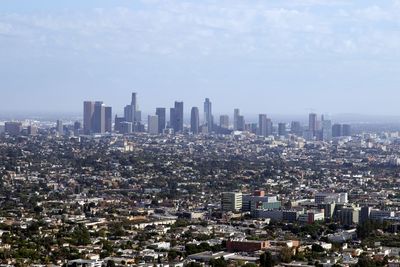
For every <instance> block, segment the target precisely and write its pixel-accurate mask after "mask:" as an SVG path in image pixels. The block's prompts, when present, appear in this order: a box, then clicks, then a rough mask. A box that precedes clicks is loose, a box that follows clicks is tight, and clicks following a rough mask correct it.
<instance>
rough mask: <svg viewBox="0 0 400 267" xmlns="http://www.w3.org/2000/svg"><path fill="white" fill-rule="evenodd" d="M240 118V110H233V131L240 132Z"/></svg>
mask: <svg viewBox="0 0 400 267" xmlns="http://www.w3.org/2000/svg"><path fill="white" fill-rule="evenodd" d="M239 116H240V110H239V109H238V108H235V109H234V110H233V130H235V131H237V130H238V120H239Z"/></svg>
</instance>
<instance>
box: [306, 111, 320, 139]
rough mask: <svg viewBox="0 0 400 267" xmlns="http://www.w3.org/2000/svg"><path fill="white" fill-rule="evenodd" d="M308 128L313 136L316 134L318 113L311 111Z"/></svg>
mask: <svg viewBox="0 0 400 267" xmlns="http://www.w3.org/2000/svg"><path fill="white" fill-rule="evenodd" d="M308 130H309V131H310V132H311V134H312V136H313V137H314V136H316V134H317V130H318V122H317V114H315V113H310V115H309V116H308Z"/></svg>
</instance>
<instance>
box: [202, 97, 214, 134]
mask: <svg viewBox="0 0 400 267" xmlns="http://www.w3.org/2000/svg"><path fill="white" fill-rule="evenodd" d="M204 124H205V125H207V128H208V132H209V133H211V132H212V130H213V125H214V122H213V116H212V106H211V102H210V99H208V98H206V100H205V101H204Z"/></svg>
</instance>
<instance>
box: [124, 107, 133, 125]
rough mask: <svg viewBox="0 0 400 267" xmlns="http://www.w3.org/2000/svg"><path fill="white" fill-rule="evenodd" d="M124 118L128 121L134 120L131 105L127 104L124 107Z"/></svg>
mask: <svg viewBox="0 0 400 267" xmlns="http://www.w3.org/2000/svg"><path fill="white" fill-rule="evenodd" d="M124 118H125V121H127V122H133V117H132V106H131V105H127V106H125V108H124Z"/></svg>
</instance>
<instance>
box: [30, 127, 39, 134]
mask: <svg viewBox="0 0 400 267" xmlns="http://www.w3.org/2000/svg"><path fill="white" fill-rule="evenodd" d="M37 134H38V127H37V126H36V125H29V126H28V135H37Z"/></svg>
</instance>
